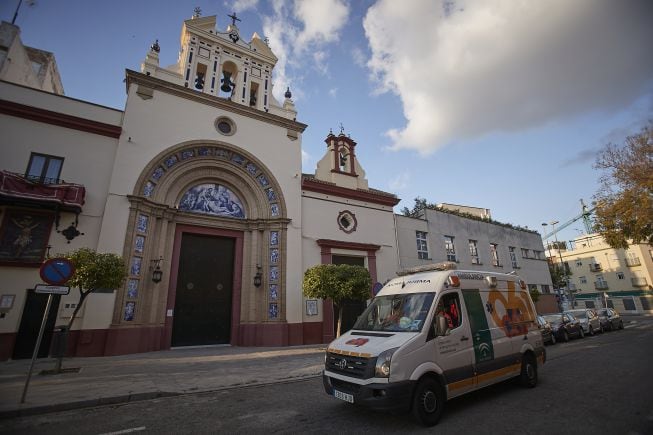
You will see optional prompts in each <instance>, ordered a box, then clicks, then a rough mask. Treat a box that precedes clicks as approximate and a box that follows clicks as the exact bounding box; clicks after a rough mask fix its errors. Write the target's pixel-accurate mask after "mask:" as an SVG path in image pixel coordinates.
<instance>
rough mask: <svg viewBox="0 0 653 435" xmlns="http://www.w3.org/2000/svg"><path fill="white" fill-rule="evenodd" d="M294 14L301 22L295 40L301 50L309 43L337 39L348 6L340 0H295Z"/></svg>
mask: <svg viewBox="0 0 653 435" xmlns="http://www.w3.org/2000/svg"><path fill="white" fill-rule="evenodd" d="M294 15H295V17H296V18H297V19H298V20H299V21H300V22H301V23H302V24H303V29H302V31H301V32H300V33H299V35H298V36H297V39H296V40H295V44H296V47H297V50H298V51H300V52H301V51H303V50H304V49H305V48H306V47H307V46H309V45H311V44H321V43H327V42H334V41H337V40H338V34H339V33H338V31H339V30H340V28H341V27H342V26H343V24H344V23H345V22H346V21H347V17H348V15H349V7H348V6H347V4H346V3H345V2H343V1H342V0H295V8H294Z"/></svg>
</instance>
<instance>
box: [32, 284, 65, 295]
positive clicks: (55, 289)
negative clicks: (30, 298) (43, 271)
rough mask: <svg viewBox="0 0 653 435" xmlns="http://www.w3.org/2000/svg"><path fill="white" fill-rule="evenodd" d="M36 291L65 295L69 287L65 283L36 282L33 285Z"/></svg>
mask: <svg viewBox="0 0 653 435" xmlns="http://www.w3.org/2000/svg"><path fill="white" fill-rule="evenodd" d="M34 291H35V292H36V293H50V294H53V295H67V294H68V293H69V292H70V287H67V286H65V285H44V284H37V285H36V287H34Z"/></svg>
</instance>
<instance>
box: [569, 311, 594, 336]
mask: <svg viewBox="0 0 653 435" xmlns="http://www.w3.org/2000/svg"><path fill="white" fill-rule="evenodd" d="M565 312H567V313H571V314H572V315H573V316H574V317H576V318H577V319H578V320H579V321H580V324H581V326H582V327H583V332H585V334H589V335H594V334H595V333H596V332H603V325H602V324H601V321H600V320H599V316H598V315H597V314H596V311H594V310H592V309H590V308H583V309H579V310H569V311H565Z"/></svg>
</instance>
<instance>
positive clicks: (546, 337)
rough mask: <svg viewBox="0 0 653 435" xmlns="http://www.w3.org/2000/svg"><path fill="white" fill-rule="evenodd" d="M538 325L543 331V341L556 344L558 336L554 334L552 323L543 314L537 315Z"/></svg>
mask: <svg viewBox="0 0 653 435" xmlns="http://www.w3.org/2000/svg"><path fill="white" fill-rule="evenodd" d="M537 326H538V327H539V328H540V331H542V342H543V343H544V344H549V343H550V344H556V337H555V335H554V334H553V328H552V327H551V324H550V323H549V322H547V321H546V319H545V318H544V317H542V316H537Z"/></svg>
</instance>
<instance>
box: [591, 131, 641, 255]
mask: <svg viewBox="0 0 653 435" xmlns="http://www.w3.org/2000/svg"><path fill="white" fill-rule="evenodd" d="M594 168H595V169H599V170H602V171H603V174H602V175H601V176H600V178H599V183H600V186H599V190H598V192H597V193H596V194H595V195H594V199H595V201H596V212H595V230H596V231H597V232H598V233H600V234H601V235H602V236H603V238H604V239H605V240H606V242H607V243H608V244H609V245H610V246H611V247H613V248H624V249H625V248H628V242H629V241H630V242H632V243H640V242H645V243H649V244H651V243H653V121H649V122H648V124H647V125H646V126H645V127H644V128H642V131H641V132H640V133H638V134H635V135H632V136H628V137H626V139H625V141H624V143H623V145H621V146H618V145H615V144H613V143H610V144H608V145H606V146H605V148H604V149H603V150H602V151H601V152H600V153H599V155H598V156H597V159H596V163H595V165H594Z"/></svg>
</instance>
